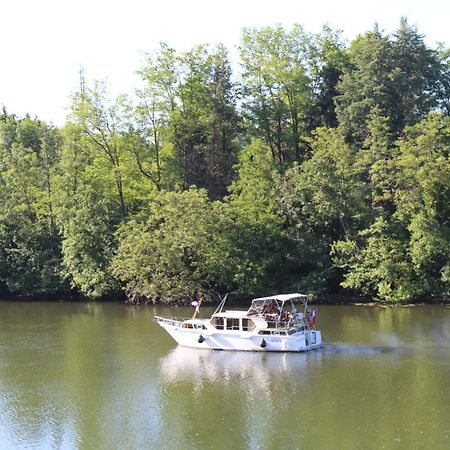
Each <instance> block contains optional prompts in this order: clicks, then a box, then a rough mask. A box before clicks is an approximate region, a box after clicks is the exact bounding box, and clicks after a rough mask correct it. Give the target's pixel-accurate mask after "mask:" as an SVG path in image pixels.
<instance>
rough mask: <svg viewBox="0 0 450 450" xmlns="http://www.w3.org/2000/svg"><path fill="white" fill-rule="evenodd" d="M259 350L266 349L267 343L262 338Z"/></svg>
mask: <svg viewBox="0 0 450 450" xmlns="http://www.w3.org/2000/svg"><path fill="white" fill-rule="evenodd" d="M260 345H261V348H266V347H267V342H266V340H265V339H264V338H263V340H262V341H261V344H260Z"/></svg>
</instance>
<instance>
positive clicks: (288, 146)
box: [240, 25, 311, 165]
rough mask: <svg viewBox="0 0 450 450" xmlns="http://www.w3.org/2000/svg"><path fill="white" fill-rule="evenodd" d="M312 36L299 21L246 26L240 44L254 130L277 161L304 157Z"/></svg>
mask: <svg viewBox="0 0 450 450" xmlns="http://www.w3.org/2000/svg"><path fill="white" fill-rule="evenodd" d="M309 41H310V37H309V36H308V35H307V33H305V32H304V30H303V29H302V27H300V26H299V25H295V26H294V27H293V29H292V30H291V32H289V33H287V32H286V31H285V30H284V29H283V28H282V27H281V26H277V27H267V28H262V29H244V32H243V37H242V44H241V48H240V50H241V60H242V66H243V83H244V92H245V95H246V108H247V111H248V112H247V115H248V118H249V121H250V123H251V124H252V126H253V132H254V134H255V135H256V136H257V137H259V138H262V139H264V140H265V142H266V143H267V145H269V147H270V149H271V151H272V157H273V160H274V162H276V163H277V164H278V165H283V164H284V163H286V162H287V161H289V160H297V161H301V159H302V158H303V156H304V155H303V153H304V150H303V151H302V149H301V137H302V135H303V134H304V132H305V128H306V123H305V117H306V115H307V108H308V103H309V101H310V99H311V88H310V85H309V78H308V75H307V73H306V69H305V67H304V65H305V60H306V59H307V56H306V55H307V52H308V47H309V45H310V44H309Z"/></svg>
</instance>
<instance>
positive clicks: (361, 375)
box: [0, 301, 450, 450]
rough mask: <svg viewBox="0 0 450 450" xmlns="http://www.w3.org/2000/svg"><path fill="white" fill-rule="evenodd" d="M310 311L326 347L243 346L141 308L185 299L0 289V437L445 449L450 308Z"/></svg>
mask: <svg viewBox="0 0 450 450" xmlns="http://www.w3.org/2000/svg"><path fill="white" fill-rule="evenodd" d="M211 311H212V310H211V309H210V308H202V311H201V314H202V315H203V316H204V317H207V316H208V314H210V313H211ZM317 312H318V317H317V318H318V321H317V328H318V329H320V330H321V331H322V336H323V339H324V341H325V342H326V344H325V345H324V347H323V349H320V350H315V351H312V352H308V353H304V354H276V353H240V352H218V351H207V350H206V351H203V350H192V349H186V348H182V347H177V346H176V344H175V343H174V341H172V340H171V338H170V336H169V335H168V334H167V333H166V332H165V331H164V330H163V329H162V328H159V326H158V325H156V324H155V323H154V322H153V320H152V319H153V315H154V314H156V313H157V314H160V315H169V316H173V315H176V316H187V315H190V314H191V313H192V310H191V309H186V308H169V307H163V306H156V307H153V306H146V307H132V306H126V305H122V304H119V303H51V302H32V303H26V302H9V301H4V302H0V449H1V450H9V449H11V450H20V449H37V450H40V449H45V450H48V449H89V450H91V449H96V450H101V449H108V450H109V449H234V450H239V449H302V450H305V449H314V450H317V449H330V450H339V449H343V450H349V449H350V450H351V449H358V448H360V449H365V450H366V449H399V450H414V449H424V450H426V449H433V450H439V449H442V450H444V449H445V450H447V449H449V448H450V308H449V307H446V306H424V307H422V306H416V307H410V308H378V307H367V306H318V307H317Z"/></svg>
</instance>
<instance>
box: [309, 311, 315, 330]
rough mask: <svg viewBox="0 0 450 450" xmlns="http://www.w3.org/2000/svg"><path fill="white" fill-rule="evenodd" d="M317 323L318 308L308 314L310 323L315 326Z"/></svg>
mask: <svg viewBox="0 0 450 450" xmlns="http://www.w3.org/2000/svg"><path fill="white" fill-rule="evenodd" d="M315 324H316V310H315V309H313V310H312V311H311V312H310V313H309V316H308V325H309V326H310V327H313V326H314V325H315Z"/></svg>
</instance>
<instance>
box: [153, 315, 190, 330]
mask: <svg viewBox="0 0 450 450" xmlns="http://www.w3.org/2000/svg"><path fill="white" fill-rule="evenodd" d="M155 320H156V322H158V323H165V324H167V325H172V326H174V327H180V326H181V324H182V323H183V322H184V321H185V320H187V319H183V318H178V317H171V318H167V317H160V316H155Z"/></svg>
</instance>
